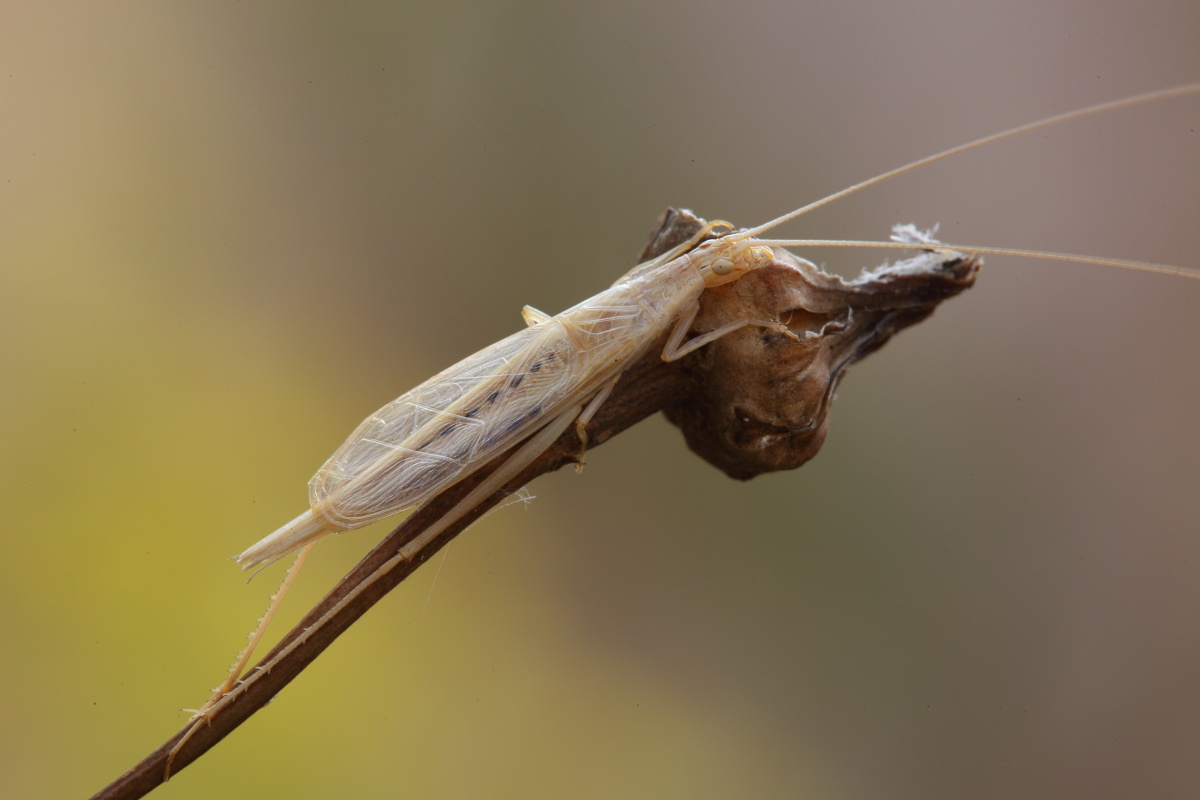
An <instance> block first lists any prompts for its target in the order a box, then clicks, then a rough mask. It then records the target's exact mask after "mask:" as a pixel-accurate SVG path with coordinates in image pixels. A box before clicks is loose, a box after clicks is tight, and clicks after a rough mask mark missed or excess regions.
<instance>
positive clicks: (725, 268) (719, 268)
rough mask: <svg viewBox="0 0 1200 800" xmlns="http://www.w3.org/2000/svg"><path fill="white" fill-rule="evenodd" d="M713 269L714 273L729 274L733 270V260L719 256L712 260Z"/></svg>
mask: <svg viewBox="0 0 1200 800" xmlns="http://www.w3.org/2000/svg"><path fill="white" fill-rule="evenodd" d="M712 271H713V274H714V275H728V274H729V273H731V272H733V262H732V261H730V260H729V259H728V258H718V259H717V260H716V261H714V262H712Z"/></svg>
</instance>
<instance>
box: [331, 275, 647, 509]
mask: <svg viewBox="0 0 1200 800" xmlns="http://www.w3.org/2000/svg"><path fill="white" fill-rule="evenodd" d="M623 287H624V282H620V283H618V284H617V285H616V286H614V287H613V288H611V289H608V290H607V291H605V292H602V293H600V294H599V295H596V296H595V297H593V298H590V299H589V300H586V301H584V302H583V303H580V304H579V305H577V306H575V307H574V308H571V309H568V310H567V311H564V312H563V313H562V314H559V315H558V316H557V317H554V318H553V319H551V320H548V321H546V322H543V323H539V324H537V325H535V326H533V327H530V328H526V329H525V330H522V331H519V332H517V333H515V334H513V335H512V336H509V337H507V338H506V339H502V340H501V341H499V342H497V343H496V344H494V345H491V346H490V347H487V348H485V349H484V350H481V351H480V352H478V353H476V354H475V355H473V356H471V357H469V358H467V359H464V360H463V361H461V362H459V363H458V364H455V365H454V366H452V367H450V368H449V369H447V370H445V371H443V372H441V373H440V374H438V375H435V376H434V377H433V378H430V379H429V380H428V381H426V382H425V383H423V384H421V385H420V386H418V387H416V388H415V389H413V390H411V391H409V392H407V393H406V394H404V395H402V396H401V397H399V398H397V399H396V400H394V401H392V402H391V403H388V404H387V405H386V406H384V407H383V408H381V409H379V410H378V411H377V412H375V413H374V414H372V415H371V416H370V417H368V418H367V419H366V420H364V421H363V423H362V424H361V425H359V427H358V428H357V429H356V430H355V431H354V433H352V434H351V435H350V437H349V438H348V439H347V440H346V442H345V443H344V444H342V446H341V447H339V448H338V450H337V451H336V452H335V453H334V454H333V455H332V456H331V457H330V458H329V460H328V461H326V462H325V464H324V465H323V466H322V467H321V469H320V470H319V471H318V472H317V474H316V475H315V476H314V477H313V479H312V480H311V481H310V482H309V500H310V502H311V504H312V507H313V510H314V511H316V512H318V513H319V514H320V515H322V516H324V517H325V518H326V519H328V520H329V521H330V522H332V523H334V524H336V525H338V526H342V527H346V528H354V527H359V526H362V525H365V524H367V523H369V522H372V521H374V520H377V519H382V518H384V517H388V516H391V515H393V514H396V513H398V512H400V511H403V510H404V509H407V508H410V507H412V506H414V505H417V504H419V503H421V502H423V501H425V500H426V499H428V498H429V497H430V496H432V495H433V494H435V493H437V492H438V491H440V490H441V489H443V488H445V487H446V486H448V485H450V484H452V483H454V482H455V481H457V480H459V479H460V478H462V477H464V476H465V475H466V474H468V473H469V472H470V471H471V470H473V469H474V468H475V467H476V466H479V465H481V464H483V463H485V462H486V461H487V460H488V459H489V458H490V457H492V456H493V455H495V454H497V453H499V452H501V451H502V450H504V449H505V448H506V447H508V446H509V445H511V444H513V443H514V442H515V441H517V440H518V439H520V438H521V437H523V436H524V435H526V434H527V433H529V432H530V431H532V430H534V429H536V428H537V427H539V426H540V425H541V424H544V423H545V422H546V421H547V420H549V419H551V418H552V417H553V416H555V415H556V414H557V413H558V412H559V411H561V410H563V409H565V408H567V407H568V406H570V405H571V404H572V403H578V402H579V401H580V400H582V399H584V398H585V397H586V396H587V395H589V394H592V393H594V392H595V391H596V390H598V389H599V388H600V387H602V386H603V385H604V384H605V383H607V382H609V381H611V380H612V379H613V377H614V376H615V375H616V374H619V372H620V371H621V370H622V369H623V368H624V365H625V364H626V363H627V362H628V360H629V359H630V358H631V357H633V356H636V355H638V354H640V353H641V352H642V351H643V350H644V349H645V346H646V345H647V344H648V343H649V341H650V340H652V338H653V334H655V333H657V332H658V330H660V326H659V324H657V322H658V321H657V319H655V318H656V317H657V316H658V315H657V314H656V313H654V310H648V309H646V308H645V307H643V305H641V304H638V303H636V302H635V303H632V304H630V303H629V302H621V301H622V300H626V301H628V299H629V292H628V291H627V290H625V289H624V288H623ZM648 332H649V333H650V336H649V337H648V336H647V333H648Z"/></svg>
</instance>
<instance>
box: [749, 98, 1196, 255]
mask: <svg viewBox="0 0 1200 800" xmlns="http://www.w3.org/2000/svg"><path fill="white" fill-rule="evenodd" d="M1197 92H1200V83H1191V84H1187V85H1186V86H1175V87H1173V88H1170V89H1160V90H1158V91H1155V92H1147V93H1146V94H1138V95H1134V96H1133V97H1126V98H1123V99H1121V100H1110V101H1109V102H1107V103H1099V104H1098V105H1094V106H1088V107H1087V108H1080V109H1077V110H1075V111H1068V112H1067V113H1065V114H1058V115H1057V116H1053V117H1047V118H1046V119H1042V120H1038V121H1037V122H1030V123H1027V124H1025V125H1021V126H1018V127H1016V128H1009V129H1008V130H1006V131H1001V132H1000V133H993V134H992V135H991V136H984V137H983V138H982V139H976V140H975V141H973V142H968V143H967V144H960V145H959V146H958V147H951V148H950V149H949V150H943V151H942V152H940V153H935V154H934V155H931V156H926V157H925V158H922V159H920V160H918V161H913V162H912V163H911V164H905V165H904V166H903V167H898V168H896V169H893V170H890V171H888V172H885V173H883V174H882V175H876V176H875V177H874V178H871V179H869V180H865V181H863V182H862V183H856V184H854V185H853V186H851V187H849V188H846V189H842V190H841V191H840V192H834V193H833V194H831V195H829V196H828V197H824V198H822V199H820V200H817V201H816V202H813V203H809V204H808V205H806V206H802V207H800V208H798V209H796V210H795V211H791V212H789V213H787V214H784V215H783V216H782V217H776V218H775V219H773V220H771V221H770V222H767V223H764V224H762V225H759V226H758V227H756V228H751V229H749V230H745V231H738V232H737V233H735V234H732V237H733V239H734V240H735V241H742V240H743V239H749V238H752V237H756V236H758V235H759V234H761V233H763V232H765V231H768V230H770V229H771V228H774V227H775V226H776V225H782V224H783V223H785V222H787V221H788V220H792V219H795V218H796V217H799V216H801V215H803V214H807V213H808V212H809V211H813V210H815V209H818V208H820V207H821V206H823V205H826V204H827V203H832V202H833V201H834V200H840V199H841V198H843V197H845V196H846V195H848V194H853V193H855V192H857V191H859V190H860V189H866V188H867V187H868V186H874V185H875V184H877V183H882V182H883V181H886V180H890V179H891V178H895V177H896V176H898V175H903V174H904V173H906V172H911V171H912V170H914V169H918V168H920V167H924V166H926V165H928V164H932V163H934V162H935V161H941V160H942V159H944V158H949V157H950V156H954V155H958V154H959V153H965V152H966V151H968V150H974V149H975V148H976V147H983V146H984V145H985V144H991V143H993V142H998V141H1000V140H1001V139H1007V138H1009V137H1011V136H1019V135H1020V134H1022V133H1029V132H1030V131H1036V130H1038V129H1039V128H1047V127H1049V126H1051V125H1057V124H1059V123H1060V122H1067V121H1069V120H1073V119H1079V118H1080V117H1087V116H1090V115H1092V114H1100V113H1103V112H1105V111H1115V110H1117V109H1119V108H1128V107H1129V106H1135V105H1140V104H1142V103H1152V102H1154V101H1156V100H1166V99H1169V98H1172V97H1182V96H1183V95H1189V94H1195V93H1197ZM829 244H833V243H832V242H831V243H829ZM962 249H964V250H972V249H973V248H962ZM974 252H996V251H995V250H991V249H981V250H975V251H974ZM1009 252H1010V254H1014V255H1015V254H1017V253H1016V251H1009ZM1039 255H1040V257H1047V256H1046V255H1045V254H1039ZM1067 260H1072V259H1067ZM1185 274H1186V273H1185ZM1193 277H1194V276H1193Z"/></svg>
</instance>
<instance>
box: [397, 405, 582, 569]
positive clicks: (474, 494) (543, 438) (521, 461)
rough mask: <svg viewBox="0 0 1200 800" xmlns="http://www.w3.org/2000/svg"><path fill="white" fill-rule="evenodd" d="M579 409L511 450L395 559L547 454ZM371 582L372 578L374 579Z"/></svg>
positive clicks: (413, 551)
mask: <svg viewBox="0 0 1200 800" xmlns="http://www.w3.org/2000/svg"><path fill="white" fill-rule="evenodd" d="M581 410H582V406H578V405H575V406H571V407H570V408H568V409H567V410H566V411H563V412H562V413H561V414H559V415H558V416H557V417H555V418H554V419H552V420H551V421H550V422H549V423H547V424H546V425H545V426H544V427H543V428H541V429H540V430H539V431H538V432H537V433H535V434H534V435H533V436H531V437H530V438H529V439H528V440H527V441H526V442H525V444H523V445H521V446H520V447H518V448H517V449H516V450H514V451H513V454H512V455H510V456H509V457H508V458H507V459H506V460H505V461H504V463H503V464H501V465H500V466H499V467H497V468H496V471H495V472H493V473H492V474H491V475H488V476H487V477H486V478H484V479H483V481H482V482H481V483H480V484H479V485H478V486H476V487H475V488H474V489H472V490H471V492H470V493H469V494H468V495H467V496H466V497H464V498H463V499H462V500H460V501H459V502H458V503H457V504H456V505H455V506H454V507H453V508H451V509H450V510H449V511H447V512H446V513H445V514H443V515H442V516H441V518H439V519H438V520H437V522H435V523H433V524H432V525H430V526H429V527H428V528H426V529H425V530H423V531H422V532H421V535H420V536H417V537H416V538H415V539H413V540H412V541H411V542H409V543H408V544H406V545H404V547H402V548H400V553H399V554H398V556H397V559H398V560H402V561H407V560H409V559H411V558H412V557H413V556H415V555H417V554H418V553H420V552H421V551H422V550H423V549H425V547H426V546H427V545H428V544H429V543H430V542H432V541H433V540H434V539H436V538H437V537H438V536H439V535H440V534H441V533H442V531H444V530H446V528H448V527H449V526H450V525H452V524H453V523H455V522H457V521H458V520H460V519H462V517H463V516H464V515H465V514H466V513H467V512H468V511H470V510H471V509H472V508H474V507H475V506H477V505H479V503H481V502H482V501H483V500H485V499H487V497H488V496H489V495H491V494H494V493H495V492H496V491H497V490H499V489H500V488H501V487H502V486H504V484H506V483H508V482H509V480H511V479H512V478H513V477H514V476H516V475H517V474H518V473H519V472H520V471H521V470H523V469H525V468H526V467H527V466H529V465H530V464H531V463H533V461H534V460H535V459H536V458H537V457H538V456H540V455H541V454H542V453H544V452H546V448H548V447H549V446H550V445H552V444H554V441H555V440H556V439H557V438H558V437H559V436H561V435H562V432H563V431H565V430H566V429H567V426H568V425H570V424H571V422H572V421H573V420H574V419H575V418H576V417H578V416H579V412H580V411H581ZM386 571H387V567H386V566H385V567H381V568H380V570H379V572H378V573H377V575H379V574H382V573H384V572H386ZM373 580H374V579H373Z"/></svg>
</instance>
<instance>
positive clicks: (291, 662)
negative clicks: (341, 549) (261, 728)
mask: <svg viewBox="0 0 1200 800" xmlns="http://www.w3.org/2000/svg"><path fill="white" fill-rule="evenodd" d="M684 238H685V239H686V237H684ZM663 338H664V340H665V337H663ZM661 350H662V342H659V343H657V344H656V345H655V346H652V347H651V348H650V351H649V353H648V354H647V355H646V356H645V357H644V358H642V359H641V360H640V361H639V362H638V363H637V364H636V365H634V366H633V367H632V368H631V369H629V370H628V371H627V372H626V373H625V374H624V375H623V376H622V378H621V380H620V382H619V383H618V384H617V386H616V388H615V390H614V391H613V393H612V395H611V396H610V397H609V398H608V400H607V402H605V403H604V405H603V406H601V407H600V409H599V411H598V413H597V414H596V416H595V417H594V418H593V419H592V421H591V422H590V423H589V425H588V435H589V439H590V441H589V449H592V448H595V447H598V446H599V445H601V444H603V443H604V442H605V441H607V440H608V439H610V438H612V437H613V436H615V435H616V434H618V433H620V432H621V431H623V430H625V429H626V428H628V427H630V426H631V425H634V424H635V423H637V422H639V421H641V420H642V419H645V418H646V417H648V416H650V415H651V414H654V413H655V412H656V411H658V410H659V409H661V408H662V407H663V406H664V405H665V404H666V402H667V400H668V398H670V397H673V396H675V397H677V396H679V395H680V394H683V393H686V391H687V387H686V382H687V378H686V376H685V373H684V372H683V371H682V370H681V369H679V366H678V364H667V363H664V362H663V361H662V359H661V358H660V357H659V353H660V352H661ZM514 449H515V448H514ZM578 455H579V440H578V438H577V436H576V434H575V431H574V429H573V428H569V429H568V430H567V432H566V433H565V434H563V435H562V436H561V437H559V439H558V440H557V441H556V442H555V443H554V444H553V445H551V447H550V448H549V449H548V450H546V452H545V453H543V454H542V455H541V456H540V457H539V458H537V459H536V460H535V461H534V462H533V463H532V464H530V465H529V467H527V468H526V469H525V470H523V471H522V472H521V473H520V474H518V475H517V476H516V477H515V478H513V479H512V480H510V481H508V482H507V483H506V484H505V485H504V486H503V487H502V488H501V489H499V490H498V491H496V492H494V493H493V494H491V495H490V496H489V497H487V498H486V499H485V500H483V501H482V502H480V503H479V504H477V505H476V506H474V507H473V508H471V509H470V511H468V512H467V513H466V514H464V515H463V516H462V518H460V519H459V520H458V521H456V522H455V523H453V524H452V525H450V526H449V527H448V528H447V529H446V530H445V531H443V532H442V533H441V534H440V535H439V536H438V537H437V538H435V539H434V540H433V541H432V542H430V543H429V544H428V545H427V546H426V547H424V548H423V549H422V550H421V551H420V552H419V553H418V554H417V555H416V556H415V557H414V558H413V559H412V560H410V561H401V562H400V563H398V564H396V565H395V566H394V567H393V568H392V569H391V570H390V571H389V572H387V573H386V574H384V575H382V576H379V577H375V575H376V572H377V571H378V570H379V569H380V567H382V566H383V565H385V564H386V563H387V562H388V561H390V560H391V559H393V558H394V557H395V556H396V555H397V554H398V553H399V552H400V550H401V548H402V547H404V545H405V544H407V543H408V542H410V541H412V540H413V539H416V538H417V537H418V536H420V535H421V533H422V532H424V531H425V530H426V529H427V528H429V527H430V526H431V525H433V524H434V523H436V522H437V521H438V520H439V519H440V518H441V517H442V516H443V515H444V514H446V513H448V512H449V511H450V510H452V509H453V508H454V507H455V506H456V505H457V504H458V502H459V501H460V500H462V499H463V498H465V497H466V496H467V495H468V494H469V493H470V492H471V490H472V489H474V488H475V487H476V486H478V485H479V484H480V483H482V482H483V481H484V480H485V479H486V478H487V477H488V476H489V475H491V474H492V472H494V471H495V470H496V468H497V467H499V465H500V464H501V463H502V462H503V461H504V459H505V458H507V456H508V453H505V454H504V455H503V456H500V457H499V458H497V459H495V460H494V461H493V462H492V463H491V464H489V465H488V466H487V467H485V468H483V469H481V470H479V471H478V472H476V473H475V474H474V475H472V476H470V477H469V478H468V479H466V480H464V481H462V482H460V483H458V484H456V485H454V486H452V487H451V488H450V489H449V490H447V491H445V492H443V493H442V494H441V495H439V496H437V497H435V498H434V499H432V500H431V501H429V502H428V503H427V504H426V505H424V506H422V507H421V508H419V509H418V510H417V511H416V512H414V513H413V514H412V515H411V516H410V517H409V518H408V519H406V520H405V521H404V522H403V523H402V524H401V525H400V526H399V527H397V528H396V529H395V530H394V531H393V532H392V533H391V534H390V535H389V536H388V537H387V538H386V539H384V540H383V542H381V543H380V544H379V546H378V547H376V548H375V549H374V550H372V551H371V552H370V553H369V554H367V556H366V558H364V559H363V560H362V561H361V562H360V563H359V564H358V565H357V566H356V567H355V568H354V569H353V570H352V571H351V572H350V573H349V574H347V575H346V577H344V578H343V579H342V580H341V581H340V582H339V583H338V584H337V586H335V587H334V588H333V590H332V591H331V592H330V593H329V594H328V595H327V596H326V597H325V598H324V599H323V600H322V601H321V602H320V603H319V604H318V605H317V606H316V607H315V608H313V609H312V610H311V611H310V612H309V613H308V614H307V615H306V616H305V617H304V619H302V620H301V621H300V623H299V624H297V625H296V627H295V628H293V629H292V630H291V631H290V632H289V633H288V634H287V635H286V636H285V637H284V638H283V640H282V641H280V643H279V644H278V645H276V646H275V648H274V649H273V650H271V652H270V653H268V654H267V655H266V656H265V657H264V658H263V659H262V660H261V661H260V662H259V663H258V665H257V666H255V667H254V668H253V669H252V670H251V671H250V672H249V673H248V675H247V677H246V678H245V679H244V680H243V681H242V682H241V683H240V684H239V685H238V686H237V687H236V688H234V689H233V691H231V692H230V693H229V694H228V695H226V696H225V697H224V698H222V700H221V701H220V702H218V703H217V704H215V705H214V706H213V708H212V709H210V711H209V713H208V717H207V719H206V724H203V725H201V726H200V727H199V728H197V729H196V730H195V732H194V733H192V734H191V736H190V738H188V739H187V741H186V743H185V744H184V745H183V747H182V748H181V749H180V750H179V752H178V753H177V754H176V756H175V758H174V762H173V764H172V766H171V774H172V775H175V774H177V773H178V772H179V771H180V770H182V769H183V768H184V767H186V766H187V765H188V764H190V763H192V762H193V761H195V760H196V759H197V758H199V757H200V756H201V755H203V754H204V753H205V752H207V751H208V749H209V748H211V747H212V746H213V745H215V744H216V743H217V742H219V741H221V740H222V739H223V738H225V737H226V736H227V735H229V734H230V733H231V732H233V730H234V729H235V728H237V727H238V726H239V725H241V724H242V723H243V722H245V721H246V720H247V719H249V718H250V716H251V715H252V714H254V712H256V711H258V710H259V709H260V708H262V707H263V706H264V705H266V704H267V703H268V702H270V700H271V699H272V698H274V697H275V695H277V694H278V693H279V692H280V691H281V690H282V689H283V687H284V686H286V685H287V684H288V683H290V682H291V681H292V679H293V678H295V677H296V676H297V675H299V674H300V672H302V671H303V670H304V668H305V667H307V666H308V665H309V664H310V663H311V662H312V661H313V659H315V658H316V657H317V656H318V655H320V653H321V652H322V651H323V650H325V648H327V647H328V646H329V645H331V644H332V643H333V641H334V640H335V639H337V637H338V636H340V635H341V634H342V632H343V631H345V630H346V629H347V628H349V627H350V625H352V624H353V623H354V621H355V620H357V619H358V618H359V617H361V616H362V615H363V614H364V613H366V611H367V609H369V608H370V607H371V606H373V605H375V603H377V602H378V601H379V600H380V599H382V598H383V596H384V595H385V594H387V593H388V592H389V591H391V590H392V589H393V588H395V587H396V586H397V585H399V584H400V582H401V581H403V580H404V579H405V578H407V577H408V576H409V575H410V574H412V572H413V571H414V570H416V569H417V568H418V567H419V566H421V565H422V564H423V563H425V562H426V561H427V560H428V559H429V558H430V557H431V556H433V555H434V554H435V553H436V552H437V551H438V550H440V549H441V548H442V547H443V546H445V545H446V543H448V542H449V541H450V540H451V539H453V538H454V537H455V536H457V535H458V534H459V533H461V532H462V531H463V530H465V529H466V528H467V527H469V526H470V525H471V524H472V523H473V522H475V520H477V519H479V518H480V517H481V516H483V515H484V514H485V513H487V511H489V510H490V509H491V508H493V507H494V506H496V505H497V504H498V503H500V502H501V501H503V500H504V498H506V497H507V496H508V495H510V494H512V493H513V492H515V491H517V490H518V489H520V488H521V487H522V486H524V485H525V484H527V483H529V482H530V481H532V480H533V479H534V478H536V477H538V476H539V475H544V474H545V473H547V472H553V471H554V470H556V469H558V468H560V467H562V466H564V465H566V464H572V465H573V464H575V463H576V459H577V458H578ZM359 587H365V588H363V589H362V591H357V593H356V590H358V588H359ZM352 595H353V596H352ZM351 596H352V597H351ZM347 597H350V599H349V600H348V601H347V602H344V603H343V602H342V601H343V600H344V599H345V598H347ZM187 735H188V727H187V726H185V728H184V729H183V730H181V731H180V732H179V733H177V734H175V735H174V736H172V737H171V738H170V739H169V740H167V741H166V742H165V743H163V744H162V745H161V746H160V747H159V748H158V749H157V750H155V751H154V752H153V753H151V754H150V755H148V756H147V757H146V758H145V759H143V760H142V761H141V762H140V763H138V764H137V765H136V766H134V767H133V768H132V769H131V770H129V771H128V772H126V773H125V774H124V775H122V776H121V777H120V778H118V779H117V780H116V781H114V782H113V783H112V784H110V785H109V786H107V787H105V788H104V789H103V790H101V791H100V792H99V793H97V794H96V795H95V796H94V797H95V798H136V797H142V796H144V795H146V794H147V793H148V792H150V791H151V790H153V789H154V788H155V787H156V786H158V785H159V784H160V783H162V782H163V779H164V774H165V770H166V765H167V759H168V757H169V755H170V753H171V751H172V750H173V749H174V748H175V747H176V746H177V745H178V743H179V742H180V741H181V740H183V739H184V737H185V736H187Z"/></svg>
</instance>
